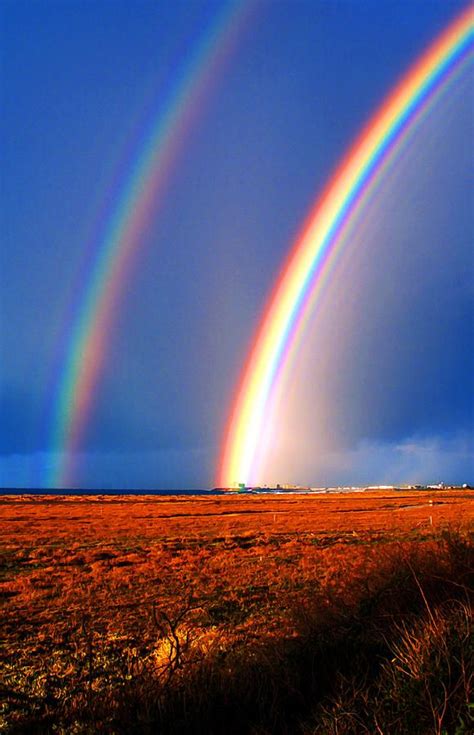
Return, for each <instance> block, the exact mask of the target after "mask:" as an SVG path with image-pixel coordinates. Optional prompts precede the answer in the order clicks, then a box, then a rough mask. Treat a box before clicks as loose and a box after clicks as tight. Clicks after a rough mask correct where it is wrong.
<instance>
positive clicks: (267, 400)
mask: <svg viewBox="0 0 474 735" xmlns="http://www.w3.org/2000/svg"><path fill="white" fill-rule="evenodd" d="M473 26H474V11H473V10H472V9H471V8H468V9H467V10H466V11H464V12H463V13H462V14H461V15H460V16H459V17H458V18H457V19H455V20H454V22H453V23H452V24H451V25H450V26H448V28H447V29H446V30H445V31H444V32H443V33H442V34H441V36H440V37H438V39H436V40H435V42H434V43H433V44H432V45H431V46H430V47H429V48H428V50H427V51H426V52H425V53H424V54H423V55H422V57H421V58H420V59H419V60H418V62H416V63H415V65H414V66H413V67H412V68H411V69H410V70H409V71H408V73H407V74H406V76H405V77H404V78H403V79H402V81H401V82H400V83H399V84H398V85H397V86H396V88H395V89H394V91H393V92H392V93H391V94H390V95H389V96H388V98H387V99H386V100H385V102H384V103H383V104H382V106H381V107H380V108H379V110H378V112H377V113H376V114H375V116H374V117H373V118H372V119H371V121H370V122H369V123H368V125H367V126H366V127H365V129H364V130H363V131H362V133H361V134H360V135H359V137H358V138H357V139H356V142H355V143H354V145H353V146H352V148H351V149H350V151H349V153H348V154H347V155H346V157H345V158H344V159H343V161H342V163H341V164H340V165H339V167H338V169H337V170H336V172H335V173H334V175H333V176H332V178H331V180H330V181H329V183H328V185H327V186H326V189H325V190H324V192H323V194H322V195H321V197H320V198H319V199H318V201H317V202H316V204H315V206H314V207H313V209H312V211H311V212H310V214H309V217H308V219H307V221H306V224H305V225H304V227H303V229H302V232H301V234H300V236H299V237H298V238H297V239H296V241H295V244H294V246H293V247H292V249H291V251H290V253H289V255H288V257H287V259H286V261H285V263H284V265H283V268H282V269H281V271H280V276H279V278H278V279H277V282H276V285H275V287H274V289H273V291H272V294H271V296H270V298H269V300H268V302H267V307H266V309H265V311H264V314H263V317H262V319H261V322H260V326H259V328H258V329H257V332H256V334H255V337H254V340H253V343H252V346H251V349H250V351H249V355H248V358H247V362H246V364H245V366H244V369H243V371H242V375H241V378H240V382H239V384H238V387H237V391H236V394H235V398H234V401H233V404H232V406H231V411H230V417H229V421H228V424H227V426H226V430H225V435H224V440H223V445H222V450H221V455H220V459H219V468H218V476H217V485H219V486H221V487H232V486H233V485H235V483H236V482H245V483H247V484H251V483H253V482H255V481H256V476H255V475H256V470H257V469H258V466H259V463H261V461H262V456H263V452H264V450H265V441H264V438H265V436H266V427H265V420H266V418H268V416H269V414H270V407H271V405H272V404H273V402H274V399H275V396H276V395H277V393H278V391H279V390H281V385H280V383H281V377H282V375H283V373H284V372H285V369H286V365H287V364H288V363H289V362H290V361H291V359H292V358H293V355H292V353H293V351H294V349H295V345H296V343H297V341H298V335H299V334H300V333H301V330H302V328H303V325H304V323H305V322H306V321H307V319H308V316H309V313H310V311H311V310H312V308H314V305H315V302H316V301H317V300H318V298H319V296H320V293H321V292H322V287H323V285H324V282H325V280H326V279H327V275H328V273H329V272H330V266H331V264H332V263H333V262H334V259H335V257H336V254H337V250H338V246H340V243H341V233H342V231H343V229H344V228H345V227H347V225H348V223H350V220H351V218H353V216H354V215H355V214H356V213H357V210H358V208H359V207H360V205H361V203H362V201H363V200H364V196H365V195H366V193H367V189H368V187H370V186H371V185H372V184H373V182H374V179H376V177H377V175H378V174H379V172H380V171H381V170H382V169H383V166H384V162H386V159H387V156H389V155H390V151H391V150H392V149H393V146H394V145H395V144H396V143H397V142H398V141H399V140H400V139H403V137H404V135H405V134H407V133H408V132H409V130H410V128H411V126H412V125H413V124H414V123H415V121H416V120H417V119H418V117H419V113H420V110H422V109H423V107H424V106H425V104H429V101H430V95H432V93H433V91H434V90H436V89H437V88H438V87H440V86H441V85H443V83H444V81H445V80H446V79H448V78H449V75H450V72H451V71H452V69H453V68H455V67H456V66H457V65H458V64H459V63H461V62H462V60H464V59H465V58H467V55H468V53H469V50H470V42H471V40H472V34H473ZM267 440H268V437H267Z"/></svg>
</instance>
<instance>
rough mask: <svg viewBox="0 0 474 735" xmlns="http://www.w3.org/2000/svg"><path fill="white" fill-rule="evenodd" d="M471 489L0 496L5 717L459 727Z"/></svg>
mask: <svg viewBox="0 0 474 735" xmlns="http://www.w3.org/2000/svg"><path fill="white" fill-rule="evenodd" d="M472 500H473V494H472V493H469V492H466V491H442V492H441V491H437V492H435V493H432V494H427V493H421V492H417V493H387V492H384V493H367V494H364V495H363V496H362V495H360V494H358V495H356V494H354V495H352V496H332V497H324V496H316V497H308V496H299V497H295V496H291V497H285V496H279V497H271V498H269V497H236V496H233V497H214V498H192V499H191V498H187V499H185V500H183V499H179V498H145V497H139V498H131V497H128V498H108V499H104V498H98V499H97V498H90V497H85V498H80V499H78V498H74V499H73V498H57V499H45V498H7V497H4V498H3V499H2V501H1V502H0V513H1V516H2V521H3V527H4V529H5V533H4V542H3V550H2V551H3V562H4V563H3V572H4V573H3V582H2V589H3V597H4V602H5V605H4V617H3V619H4V629H5V633H6V636H5V638H6V646H5V648H4V649H3V654H2V672H3V674H2V677H3V694H4V695H5V697H4V699H5V702H6V704H5V706H4V708H3V713H2V718H3V719H2V720H1V722H2V723H3V728H4V730H5V731H6V732H11V733H14V732H17V733H20V732H23V733H26V732H28V733H31V732H33V733H34V732H44V733H47V732H56V733H78V734H79V733H96V732H104V733H148V732H150V733H152V732H153V733H155V732H159V733H203V735H204V733H206V734H207V733H209V734H211V733H216V734H217V733H221V732H222V733H223V732H226V733H234V732H235V733H245V732H247V733H254V734H255V735H257V734H259V735H263V734H264V733H268V734H270V733H302V734H305V735H309V733H339V734H345V733H347V734H349V733H354V735H355V734H356V733H364V732H367V733H369V732H370V733H372V732H373V733H376V732H379V733H385V734H386V735H390V734H391V733H393V734H394V735H395V734H396V733H400V735H401V733H406V732H410V733H412V732H413V733H414V734H415V733H420V734H422V733H426V734H428V733H439V735H442V733H453V734H454V733H456V735H461V733H468V732H469V728H470V727H472V724H473V722H472V720H470V719H469V718H470V713H471V712H472V709H471V708H470V704H471V699H470V684H471V680H470V675H471V673H472V671H473V669H474V662H473V660H472V657H473V650H472V643H471V640H472V636H471V629H470V624H471V618H470V611H471V607H470V606H471V601H472V600H471V592H472V586H473V580H472V574H473V570H472V545H471V539H470V535H469V534H470V529H471V528H472V516H473V503H472ZM460 518H462V519H463V526H462V527H460V524H459V519H460ZM453 523H456V525H457V527H458V528H457V531H456V532H453V531H447V530H446V529H447V528H452V527H453ZM463 723H464V724H463Z"/></svg>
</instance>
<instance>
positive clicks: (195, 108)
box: [45, 0, 255, 487]
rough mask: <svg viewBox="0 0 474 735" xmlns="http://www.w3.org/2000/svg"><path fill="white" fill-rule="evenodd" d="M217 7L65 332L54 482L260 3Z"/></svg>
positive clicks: (156, 125)
mask: <svg viewBox="0 0 474 735" xmlns="http://www.w3.org/2000/svg"><path fill="white" fill-rule="evenodd" d="M219 8H220V9H219V11H218V13H217V15H216V17H215V18H214V19H213V22H212V23H211V24H210V25H209V27H208V28H207V30H206V31H205V32H204V33H203V35H202V37H201V38H200V39H198V41H197V42H196V43H195V45H194V46H193V47H192V49H191V51H190V55H189V57H188V58H187V59H186V61H185V63H183V64H182V66H181V73H180V75H179V76H178V77H177V79H176V81H175V83H174V84H173V86H172V91H171V94H170V95H169V97H168V99H167V101H166V103H165V104H164V105H162V106H161V107H160V110H159V112H158V113H157V115H156V116H155V117H154V119H153V120H152V121H151V124H150V125H149V127H148V129H147V130H148V132H147V134H146V135H144V138H143V140H141V141H139V143H138V145H137V150H138V154H137V155H136V157H135V160H134V162H133V165H132V170H131V171H130V172H128V175H127V177H126V178H125V180H124V182H123V184H122V186H121V188H120V189H119V193H118V197H117V199H116V201H114V202H113V205H112V209H111V212H110V215H109V216H108V218H106V227H105V231H104V235H103V236H102V237H101V239H100V240H99V242H98V243H96V246H95V254H94V257H93V258H92V267H91V268H90V272H89V273H88V274H87V278H86V284H85V287H84V288H83V293H82V296H81V299H80V304H79V308H78V310H77V315H76V317H75V319H74V320H73V326H72V329H71V330H70V334H69V336H68V338H67V345H66V350H65V352H66V356H65V359H64V363H63V365H62V367H61V369H60V377H59V380H58V387H57V390H56V391H55V393H56V396H55V399H54V401H53V404H54V405H53V412H52V419H51V421H50V425H51V429H50V438H49V449H50V452H51V456H52V457H53V458H54V461H53V462H52V465H51V466H50V467H48V468H47V469H46V481H45V484H46V485H47V486H48V487H66V486H70V485H72V484H73V476H74V469H75V467H74V465H75V461H77V451H78V449H79V448H80V445H81V439H82V437H83V433H84V428H85V425H86V423H87V420H88V418H89V415H90V412H91V408H92V405H93V400H94V394H95V390H96V388H97V383H98V380H99V376H100V373H101V369H102V367H103V364H104V360H105V357H106V354H107V349H108V345H109V340H110V334H111V326H112V324H113V322H114V320H115V318H116V314H117V308H118V305H119V302H120V297H121V295H122V293H123V290H124V285H125V282H126V280H127V279H128V278H129V275H130V272H131V269H132V265H133V261H134V259H135V258H136V256H137V254H138V251H139V250H140V247H141V244H142V235H143V233H144V231H145V229H146V227H147V225H148V223H149V222H150V220H151V217H152V215H153V216H154V215H156V212H157V210H158V208H159V206H160V204H161V203H162V200H163V195H164V192H165V188H166V186H167V184H168V182H169V179H170V176H171V174H172V172H173V169H174V168H175V167H176V163H177V159H178V157H179V154H180V152H181V151H182V149H183V144H184V141H185V139H186V137H187V136H188V135H189V132H190V129H191V127H192V125H193V123H194V121H195V119H196V117H197V116H198V115H199V112H200V110H201V108H202V105H203V101H204V100H205V98H206V97H207V96H208V94H209V91H210V89H211V88H212V87H213V85H214V84H215V83H216V80H217V79H218V78H219V75H220V73H221V71H222V69H223V67H224V63H225V61H226V60H227V59H228V57H229V55H230V53H231V52H232V51H233V49H234V48H235V45H236V43H237V41H238V39H239V38H240V35H241V32H242V31H243V29H244V28H245V27H246V24H247V21H248V20H249V18H250V17H251V15H252V12H253V11H254V10H255V6H254V5H253V4H252V3H250V2H248V1H247V0H231V1H230V2H227V3H223V4H222V5H220V6H219Z"/></svg>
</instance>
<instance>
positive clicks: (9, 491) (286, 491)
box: [0, 484, 472, 497]
mask: <svg viewBox="0 0 474 735" xmlns="http://www.w3.org/2000/svg"><path fill="white" fill-rule="evenodd" d="M471 489H472V485H443V484H439V485H405V486H403V485H390V486H387V485H379V486H374V485H371V486H365V487H363V486H361V487H356V486H353V487H349V486H340V487H320V488H317V487H314V488H296V487H295V488H280V487H257V488H246V489H245V490H238V489H235V488H212V489H209V490H204V489H197V490H190V489H178V490H166V489H161V490H139V489H135V490H111V489H105V490H102V489H87V490H78V489H57V490H50V489H46V488H44V489H43V488H18V487H9V488H0V496H5V495H38V496H40V495H42V496H54V497H58V496H64V495H66V496H68V497H69V496H71V497H73V496H75V495H77V496H81V497H82V496H88V495H89V496H90V495H92V496H102V495H105V496H114V497H117V496H135V495H136V496H158V497H159V496H162V497H169V496H173V495H175V496H196V495H198V496H216V495H330V494H345V493H364V492H384V491H385V492H409V491H411V492H423V491H428V490H429V491H432V490H471Z"/></svg>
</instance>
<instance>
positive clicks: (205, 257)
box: [0, 0, 474, 489]
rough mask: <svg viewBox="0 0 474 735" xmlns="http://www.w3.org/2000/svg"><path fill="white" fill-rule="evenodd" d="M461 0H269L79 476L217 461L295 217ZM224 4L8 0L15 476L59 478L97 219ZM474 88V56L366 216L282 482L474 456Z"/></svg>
mask: <svg viewBox="0 0 474 735" xmlns="http://www.w3.org/2000/svg"><path fill="white" fill-rule="evenodd" d="M464 5H465V4H464V3H459V2H446V1H444V0H443V2H441V0H439V1H436V2H425V1H423V2H421V0H415V1H414V2H409V3H408V2H398V1H393V2H375V1H374V2H365V1H362V0H360V1H359V2H329V1H326V2H319V0H311V2H309V1H308V2H304V1H303V0H300V1H298V0H293V1H291V2H289V1H286V0H278V2H277V1H276V0H275V1H270V2H263V3H260V4H258V9H257V12H256V13H255V16H254V18H253V20H252V21H251V22H250V23H249V24H248V26H247V28H246V29H245V32H244V33H243V34H242V36H241V38H240V40H239V43H238V45H237V47H236V49H235V50H234V52H233V54H232V55H231V57H230V58H229V60H228V62H227V64H226V67H225V69H224V70H223V72H222V75H221V78H220V79H219V80H217V83H216V86H215V89H214V90H213V92H212V95H210V96H209V98H208V99H207V101H206V105H205V107H204V108H203V109H202V110H201V114H200V115H199V117H198V119H197V120H196V121H195V124H194V126H193V128H192V130H191V132H190V135H189V136H188V137H187V138H186V140H185V141H183V148H182V151H181V156H180V162H179V165H178V166H177V168H176V170H175V171H174V175H173V176H172V177H171V179H170V181H169V184H168V186H167V189H166V198H165V201H164V206H162V207H161V208H160V210H159V212H157V215H156V217H155V218H154V219H153V221H152V223H151V226H150V228H149V230H148V231H147V233H146V235H145V236H144V237H143V243H142V247H141V251H140V258H139V261H138V264H137V267H136V269H135V271H134V273H133V274H131V276H130V278H129V280H128V281H127V286H126V292H125V293H124V294H123V297H122V300H121V304H120V308H119V309H118V310H117V314H116V319H115V323H114V327H113V335H112V339H111V343H110V348H109V352H108V356H107V360H106V364H105V367H104V370H103V373H102V375H101V378H100V383H99V385H98V390H97V395H96V400H95V403H94V407H93V411H92V413H91V416H90V419H89V422H88V425H87V427H86V431H85V434H84V437H83V440H82V446H81V449H80V456H79V457H78V462H77V477H76V480H75V484H76V485H77V486H78V487H84V488H88V487H90V488H102V487H116V488H119V489H122V488H124V489H125V488H132V487H143V488H153V487H158V488H160V487H161V488H163V487H170V488H172V487H207V486H209V485H211V484H212V481H213V476H214V467H215V462H216V456H217V452H218V446H219V442H220V437H221V433H222V429H223V426H224V424H225V420H226V416H227V413H228V410H229V401H230V397H231V394H232V390H233V387H234V385H235V381H236V380H237V378H238V375H239V371H240V369H241V367H242V363H243V360H244V357H245V352H246V348H247V345H248V342H249V340H250V338H251V335H252V333H253V330H254V328H255V326H256V324H257V321H258V318H259V315H260V313H261V310H262V308H263V305H264V303H265V299H266V296H267V294H268V292H269V289H270V288H271V285H272V283H273V281H274V279H275V277H276V274H277V273H278V269H279V266H280V264H281V261H282V259H283V257H284V256H285V253H286V252H287V250H288V248H289V247H290V245H291V242H292V239H293V237H294V235H295V233H296V232H297V230H298V228H299V226H300V224H301V222H302V220H303V218H304V217H305V215H306V214H307V212H308V210H309V208H310V207H311V205H312V203H313V202H314V200H315V197H316V195H317V193H318V191H320V190H321V189H322V188H323V187H324V184H325V181H326V180H327V178H328V176H329V175H330V173H331V171H332V169H333V168H334V167H335V166H336V165H337V162H338V160H339V159H340V157H341V156H342V155H343V154H344V152H345V151H346V150H347V148H348V147H349V146H350V144H351V142H352V140H353V139H354V137H355V135H356V134H357V132H358V130H359V129H360V127H361V126H362V125H363V124H364V123H365V122H366V121H367V120H368V119H369V118H370V116H371V114H372V113H373V112H374V111H375V110H376V108H377V106H378V105H379V104H380V102H381V101H382V99H383V97H384V96H385V95H386V94H387V92H388V91H389V90H390V88H391V87H392V86H393V84H394V83H395V82H396V81H397V80H398V78H399V77H400V76H401V75H403V73H404V72H405V71H406V70H407V68H408V67H409V66H410V64H411V63H412V62H413V61H414V60H415V59H416V58H417V56H418V55H419V54H420V53H421V52H422V51H423V49H424V48H425V47H426V45H427V44H428V43H429V42H430V41H431V40H432V39H433V38H434V37H435V36H436V35H437V34H438V33H439V32H440V31H441V30H442V28H443V27H444V26H445V25H446V24H447V23H448V22H449V21H450V20H451V19H452V18H453V17H454V16H455V15H456V13H457V12H459V11H460V9H461V8H463V7H464ZM218 7H219V6H218V4H215V3H209V2H203V1H201V2H159V3H156V2H140V0H138V1H134V2H118V1H117V2H105V1H99V0H98V1H97V2H85V1H83V2H75V1H74V0H71V1H68V2H66V1H63V2H43V1H42V2H22V1H21V0H15V2H8V1H5V0H4V2H3V3H2V4H1V39H0V41H1V48H2V52H1V53H2V56H1V63H2V68H1V98H2V108H3V114H2V119H1V122H0V124H1V140H2V147H1V156H2V161H1V171H2V173H1V218H2V224H1V232H2V241H1V247H0V258H1V263H0V274H1V275H0V278H1V279H2V283H1V292H0V293H1V296H0V330H1V331H0V357H1V366H0V412H1V426H0V432H1V433H0V483H1V484H2V485H3V486H9V485H18V486H24V487H35V486H38V485H40V484H41V482H42V478H43V477H44V474H43V471H42V470H44V467H45V466H47V465H48V464H49V463H51V462H54V461H55V457H54V456H52V454H51V446H50V438H49V437H50V426H49V421H50V416H51V406H52V403H53V401H54V396H55V389H56V388H57V377H58V370H59V371H60V368H61V362H60V357H61V346H62V345H63V339H62V335H63V334H64V333H65V331H67V329H68V326H69V325H68V320H69V319H70V316H69V315H70V313H71V307H72V305H73V304H74V303H75V302H76V301H77V299H78V298H80V288H79V286H78V284H80V279H78V273H79V272H80V268H81V265H82V263H83V260H84V257H85V254H87V253H88V252H89V251H90V250H91V248H92V242H93V234H94V231H95V226H96V224H95V223H96V222H97V219H98V217H99V215H100V213H101V212H103V211H104V208H105V209H107V207H109V208H110V205H111V203H113V201H114V191H115V189H114V186H115V184H114V182H116V181H117V177H119V179H120V176H122V179H123V177H124V176H125V177H126V172H127V166H128V162H129V161H130V160H131V159H133V156H134V154H135V153H136V152H137V150H136V149H135V148H134V144H135V143H134V142H136V141H137V140H140V131H141V130H142V129H143V128H144V126H146V123H147V110H148V109H149V105H150V100H151V101H152V104H153V105H154V106H155V107H157V108H159V105H160V100H161V99H165V92H166V91H167V90H168V89H169V87H170V85H172V83H173V80H174V79H175V78H176V74H177V71H178V70H179V65H180V60H181V59H182V58H183V54H184V53H185V50H186V49H188V48H189V46H190V44H192V43H193V42H194V41H195V40H196V39H197V38H198V37H199V36H200V34H201V33H202V32H203V31H204V30H205V28H206V27H207V24H208V23H209V22H211V20H212V18H213V17H214V14H215V12H216V9H217V8H218ZM466 79H467V80H466ZM472 109H473V91H472V74H471V77H470V79H469V78H465V77H463V79H461V80H460V81H459V83H457V85H455V87H454V88H453V91H452V93H450V94H449V95H448V96H447V97H446V98H445V99H444V100H443V101H442V103H440V105H439V108H437V109H436V110H435V112H434V113H433V115H432V116H431V117H430V119H429V120H428V121H427V123H426V125H424V126H423V127H422V128H421V129H420V130H419V132H418V134H417V136H416V138H415V140H414V141H413V142H412V145H411V146H410V156H407V157H405V158H404V159H403V160H402V161H401V162H400V164H399V167H398V169H397V171H396V172H395V173H394V176H393V179H392V180H391V181H390V183H389V185H387V187H386V188H385V190H384V191H382V192H381V193H380V194H379V196H378V200H377V217H375V218H374V219H373V220H371V221H370V222H368V223H362V225H361V228H360V231H359V232H358V233H357V232H356V233H355V236H354V246H353V248H352V251H353V253H352V256H351V260H350V263H349V262H348V264H347V266H346V270H345V271H344V268H342V270H341V273H340V274H339V275H338V277H337V279H335V281H334V283H333V284H332V288H331V293H330V294H329V296H328V304H327V308H326V312H325V313H326V316H325V318H324V320H322V323H321V324H320V325H319V326H318V328H316V325H315V328H314V330H311V333H310V334H309V335H308V339H307V344H306V345H305V347H304V350H302V353H301V364H300V366H299V368H298V370H296V371H295V378H294V379H295V385H294V386H293V387H292V391H291V396H289V397H288V400H287V402H286V405H285V407H284V411H282V414H281V417H280V420H281V422H282V427H283V426H284V431H283V430H282V432H281V439H280V443H279V444H278V446H275V449H274V456H272V457H270V458H269V462H270V461H271V462H272V463H273V464H272V467H273V468H274V469H273V472H274V473H278V477H280V475H281V476H282V477H281V481H282V482H285V481H289V482H292V481H294V482H308V483H311V484H315V485H319V484H338V483H345V482H350V483H353V484H357V483H358V482H370V483H375V482H390V481H394V482H398V481H400V482H401V481H412V480H413V481H420V482H423V481H431V480H433V481H434V480H439V479H442V480H445V481H446V482H451V481H452V482H464V481H469V480H471V481H474V473H473V454H472V439H470V437H472V434H473V432H472V429H473V403H472V401H473V399H472V395H473V391H472V388H473V384H472V376H473V368H474V364H473V353H474V349H473V348H474V345H473V335H474V329H473V316H472V315H473V298H474V288H473V285H472V284H473V282H474V278H473V276H474V266H473V253H472V242H473V234H474V232H473V227H474V225H473V218H472V194H471V193H470V192H471V191H472V189H470V188H469V178H468V177H469V168H470V166H471V167H472V142H471V141H472V133H473V113H472ZM471 186H472V184H471ZM283 475H284V477H283Z"/></svg>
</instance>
